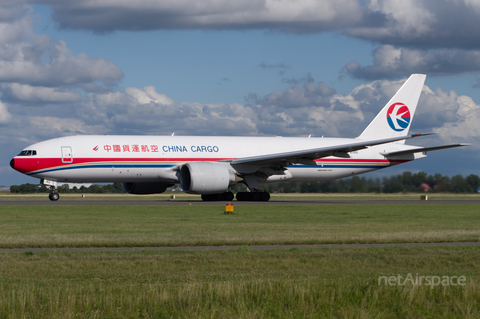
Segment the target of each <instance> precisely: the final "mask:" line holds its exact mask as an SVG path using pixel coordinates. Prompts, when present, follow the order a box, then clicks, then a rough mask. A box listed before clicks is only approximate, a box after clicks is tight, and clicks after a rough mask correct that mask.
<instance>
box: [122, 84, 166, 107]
mask: <svg viewBox="0 0 480 319" xmlns="http://www.w3.org/2000/svg"><path fill="white" fill-rule="evenodd" d="M125 93H126V94H127V95H130V96H132V97H133V98H135V99H136V100H137V101H138V103H140V104H147V103H150V102H153V103H160V104H167V105H168V104H172V103H173V100H172V99H170V98H169V97H167V96H166V95H165V94H159V93H157V92H156V91H155V87H153V86H146V87H144V88H143V90H142V89H137V88H133V87H130V88H126V89H125Z"/></svg>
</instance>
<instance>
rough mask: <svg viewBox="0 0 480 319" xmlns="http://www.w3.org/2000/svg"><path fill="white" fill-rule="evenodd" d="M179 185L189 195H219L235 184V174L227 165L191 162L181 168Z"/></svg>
mask: <svg viewBox="0 0 480 319" xmlns="http://www.w3.org/2000/svg"><path fill="white" fill-rule="evenodd" d="M180 184H181V185H182V189H183V191H184V192H186V193H189V194H220V193H224V192H226V191H228V187H229V186H231V185H234V184H235V174H234V173H233V171H231V170H229V169H228V167H227V165H223V164H219V163H210V162H192V163H187V164H185V165H183V166H182V168H181V170H180Z"/></svg>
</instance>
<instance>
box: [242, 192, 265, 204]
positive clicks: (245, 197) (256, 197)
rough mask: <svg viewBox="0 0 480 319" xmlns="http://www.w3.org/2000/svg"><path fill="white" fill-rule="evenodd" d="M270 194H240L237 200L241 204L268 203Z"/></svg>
mask: <svg viewBox="0 0 480 319" xmlns="http://www.w3.org/2000/svg"><path fill="white" fill-rule="evenodd" d="M269 199H270V194H269V193H268V192H259V191H254V192H238V193H237V200H238V201H239V202H247V201H249V202H268V200H269Z"/></svg>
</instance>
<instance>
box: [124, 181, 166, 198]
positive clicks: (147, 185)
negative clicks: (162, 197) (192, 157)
mask: <svg viewBox="0 0 480 319" xmlns="http://www.w3.org/2000/svg"><path fill="white" fill-rule="evenodd" d="M170 186H172V184H164V183H157V182H142V183H123V188H125V191H126V192H127V193H129V194H136V195H147V194H160V193H163V192H165V190H166V189H167V187H170Z"/></svg>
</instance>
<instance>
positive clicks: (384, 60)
mask: <svg viewBox="0 0 480 319" xmlns="http://www.w3.org/2000/svg"><path fill="white" fill-rule="evenodd" d="M344 71H346V72H347V73H348V74H349V75H351V76H353V77H355V78H359V79H368V80H373V79H379V78H395V77H399V76H404V75H405V74H412V73H426V74H428V75H430V76H445V75H453V74H458V73H470V72H471V73H473V72H478V71H480V50H460V49H438V50H417V49H408V48H400V47H394V46H391V45H382V46H379V47H377V48H376V49H375V51H374V54H373V65H369V66H360V65H359V64H358V63H357V62H356V61H350V62H349V63H348V64H346V65H345V67H344Z"/></svg>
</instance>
